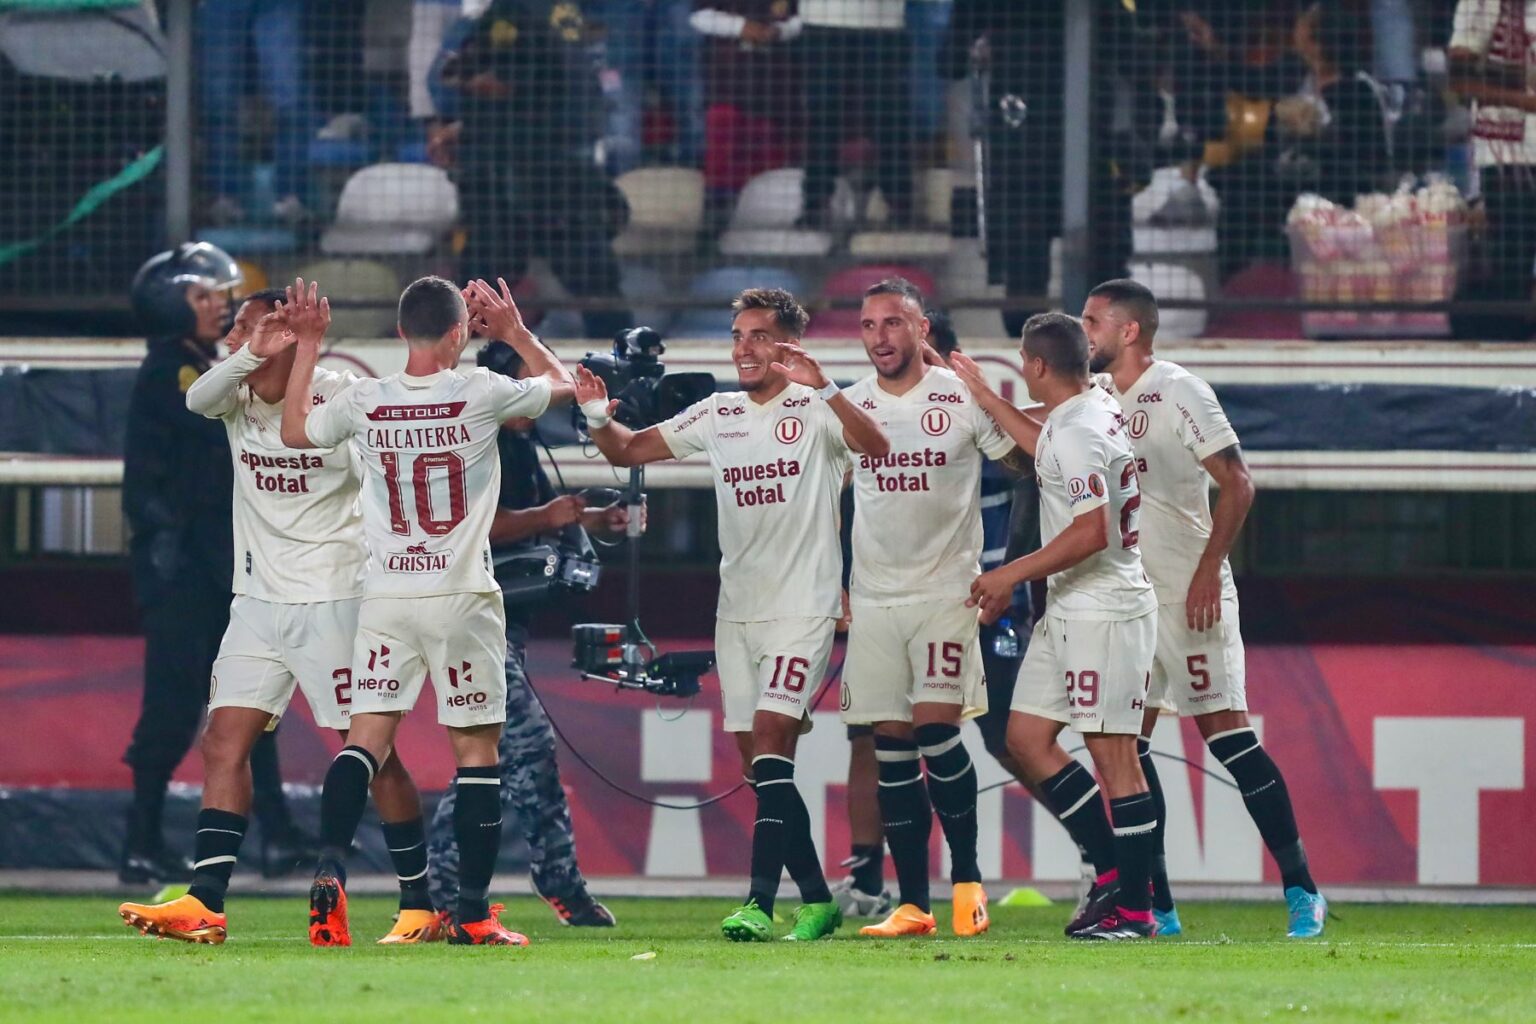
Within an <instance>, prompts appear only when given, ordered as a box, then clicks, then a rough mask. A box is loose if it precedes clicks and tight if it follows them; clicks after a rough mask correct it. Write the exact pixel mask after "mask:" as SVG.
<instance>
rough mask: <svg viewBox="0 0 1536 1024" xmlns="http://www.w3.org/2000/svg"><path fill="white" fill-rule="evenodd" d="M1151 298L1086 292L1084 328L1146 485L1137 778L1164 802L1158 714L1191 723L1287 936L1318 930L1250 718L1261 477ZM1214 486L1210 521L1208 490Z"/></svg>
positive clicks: (1159, 881)
mask: <svg viewBox="0 0 1536 1024" xmlns="http://www.w3.org/2000/svg"><path fill="white" fill-rule="evenodd" d="M1157 319H1158V317H1157V300H1156V299H1155V298H1154V297H1153V295H1152V292H1151V291H1150V290H1148V289H1147V288H1146V287H1145V286H1144V285H1141V284H1137V283H1136V282H1135V281H1129V280H1116V281H1106V282H1104V283H1103V284H1101V285H1099V286H1098V287H1096V288H1094V289H1093V290H1092V291H1091V292H1089V293H1088V300H1087V302H1086V303H1085V304H1084V306H1083V329H1084V330H1085V331H1086V332H1087V334H1088V339H1089V342H1090V343H1091V344H1092V346H1093V359H1092V363H1091V366H1092V369H1093V372H1095V373H1103V374H1104V376H1103V377H1101V378H1100V382H1101V383H1102V384H1103V386H1104V387H1105V388H1106V390H1108V392H1109V394H1110V395H1112V396H1113V397H1114V398H1115V400H1116V401H1117V402H1119V404H1120V406H1121V408H1122V410H1123V411H1124V413H1125V416H1126V421H1127V427H1128V429H1129V432H1130V437H1131V445H1132V447H1133V448H1134V449H1135V450H1136V459H1137V470H1138V472H1139V474H1140V476H1141V488H1142V490H1141V493H1142V508H1141V512H1142V515H1141V550H1142V559H1143V561H1144V562H1145V564H1146V569H1147V576H1148V577H1149V578H1150V579H1151V580H1152V586H1153V587H1154V589H1155V590H1156V591H1157V601H1158V605H1159V609H1160V610H1159V613H1158V626H1157V656H1156V660H1155V661H1154V663H1153V668H1152V687H1151V699H1152V702H1153V704H1152V705H1151V706H1149V707H1148V709H1147V712H1146V718H1145V721H1144V722H1143V724H1142V732H1141V739H1140V741H1139V747H1140V754H1141V765H1142V771H1143V773H1144V774H1145V775H1146V776H1147V781H1148V783H1149V784H1151V785H1152V789H1153V793H1154V795H1155V798H1156V800H1157V803H1158V806H1159V814H1158V818H1159V820H1160V821H1161V819H1162V813H1161V807H1162V804H1163V801H1162V794H1161V790H1160V788H1159V787H1158V786H1157V784H1156V778H1157V773H1156V771H1155V769H1154V768H1153V767H1152V757H1151V737H1152V728H1153V726H1155V725H1156V724H1157V715H1158V708H1157V706H1156V704H1157V703H1162V704H1163V705H1164V706H1167V707H1169V708H1171V709H1173V710H1176V711H1177V712H1178V713H1179V714H1180V715H1184V716H1190V717H1193V718H1194V720H1195V725H1196V727H1198V728H1199V730H1200V735H1201V736H1202V737H1203V738H1204V739H1205V742H1206V745H1207V746H1209V747H1210V749H1211V753H1212V754H1214V755H1215V756H1216V758H1217V759H1218V760H1220V761H1221V763H1222V764H1223V765H1225V766H1226V769H1227V771H1229V772H1231V773H1232V777H1233V779H1235V780H1236V781H1237V784H1238V788H1239V790H1240V791H1241V792H1242V795H1243V803H1244V804H1245V805H1247V807H1248V813H1249V815H1250V816H1252V818H1253V823H1254V824H1255V825H1256V826H1258V829H1259V834H1260V835H1261V836H1263V838H1264V845H1265V846H1266V847H1268V848H1269V852H1270V855H1271V856H1272V857H1274V859H1275V863H1276V865H1277V866H1278V867H1279V869H1280V884H1281V886H1282V888H1283V889H1284V892H1285V901H1286V904H1287V905H1288V907H1289V911H1290V924H1289V928H1288V929H1287V933H1288V934H1289V935H1290V936H1291V937H1292V938H1313V937H1315V936H1318V935H1321V934H1322V932H1323V921H1324V918H1325V916H1326V915H1327V911H1328V901H1327V900H1326V899H1324V898H1323V896H1322V895H1321V894H1319V893H1318V891H1317V884H1316V883H1315V882H1314V881H1313V880H1312V874H1311V871H1310V870H1309V869H1308V866H1307V854H1306V850H1305V849H1304V848H1303V846H1302V842H1301V836H1300V833H1299V832H1298V830H1297V828H1296V815H1295V812H1294V810H1293V809H1292V807H1291V798H1290V793H1289V792H1288V791H1287V789H1286V786H1285V779H1284V778H1283V777H1282V776H1281V774H1280V769H1279V768H1278V767H1276V765H1275V763H1274V761H1273V760H1271V759H1270V756H1269V753H1268V752H1267V751H1266V750H1265V749H1264V747H1263V745H1262V744H1261V743H1260V742H1259V737H1258V734H1257V733H1256V732H1255V731H1254V728H1253V723H1252V722H1250V721H1249V719H1248V697H1247V689H1246V679H1245V665H1244V654H1243V637H1242V633H1241V631H1240V629H1239V625H1238V604H1237V587H1236V585H1235V584H1234V583H1233V581H1232V567H1231V566H1230V565H1229V564H1228V561H1227V554H1228V552H1230V551H1231V550H1232V543H1233V541H1235V540H1236V539H1237V534H1238V531H1240V530H1241V529H1242V527H1243V521H1244V519H1245V518H1247V515H1248V509H1249V508H1250V507H1251V506H1252V504H1253V494H1254V488H1253V480H1252V478H1251V477H1250V476H1249V474H1248V465H1247V463H1246V462H1244V460H1243V451H1242V448H1241V447H1239V445H1238V439H1237V433H1236V432H1235V431H1234V430H1233V429H1232V425H1231V424H1230V423H1229V422H1228V421H1227V417H1226V414H1225V413H1224V412H1223V411H1222V408H1221V403H1220V402H1218V401H1217V400H1216V395H1215V393H1214V392H1213V391H1212V390H1211V386H1210V385H1209V384H1207V383H1206V382H1205V381H1203V380H1201V379H1200V378H1199V377H1196V376H1195V375H1194V374H1192V373H1190V372H1189V371H1188V370H1186V369H1184V368H1183V367H1182V366H1179V365H1178V364H1176V363H1171V362H1169V361H1168V360H1166V359H1158V358H1156V357H1155V356H1154V355H1153V352H1152V346H1153V339H1154V337H1155V335H1156V334H1157ZM1212 480H1214V481H1215V482H1216V486H1217V487H1218V488H1220V491H1221V493H1220V496H1219V497H1218V498H1217V500H1216V508H1215V510H1214V511H1213V510H1212V509H1211V505H1210V481H1212ZM1155 842H1156V844H1157V859H1156V861H1155V862H1154V869H1153V876H1152V882H1153V909H1154V911H1155V913H1156V916H1157V921H1158V934H1160V935H1177V934H1179V932H1180V931H1181V930H1182V926H1181V925H1180V923H1179V914H1178V910H1177V909H1176V908H1175V907H1174V903H1173V894H1172V892H1171V891H1170V889H1169V886H1168V870H1167V866H1166V865H1165V864H1164V862H1163V849H1162V843H1163V829H1162V827H1161V825H1160V826H1159V827H1158V830H1157V832H1156V833H1155Z"/></svg>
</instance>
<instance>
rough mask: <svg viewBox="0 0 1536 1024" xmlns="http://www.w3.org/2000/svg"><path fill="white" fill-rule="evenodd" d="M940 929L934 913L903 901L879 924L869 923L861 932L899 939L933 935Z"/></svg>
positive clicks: (878, 937)
mask: <svg viewBox="0 0 1536 1024" xmlns="http://www.w3.org/2000/svg"><path fill="white" fill-rule="evenodd" d="M938 930H939V924H938V922H937V921H935V920H934V919H933V915H932V914H926V913H924V912H923V911H921V910H918V909H917V907H915V906H913V905H912V904H910V903H903V904H902V905H901V906H899V907H897V908H896V909H895V910H893V911H891V916H890V917H888V918H886V919H885V920H884V921H881V922H880V923H879V924H867V925H865V926H864V927H863V928H860V929H859V934H860V935H870V936H873V937H875V938H877V939H897V938H901V937H902V936H904V935H932V934H933V933H934V932H936V931H938Z"/></svg>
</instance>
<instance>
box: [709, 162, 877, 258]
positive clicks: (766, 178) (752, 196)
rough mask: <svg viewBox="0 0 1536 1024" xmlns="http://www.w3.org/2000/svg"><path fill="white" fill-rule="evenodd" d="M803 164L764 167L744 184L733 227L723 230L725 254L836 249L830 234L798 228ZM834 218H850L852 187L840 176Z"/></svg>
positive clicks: (813, 254)
mask: <svg viewBox="0 0 1536 1024" xmlns="http://www.w3.org/2000/svg"><path fill="white" fill-rule="evenodd" d="M804 181H805V170H804V169H803V168H800V167H779V168H775V169H774V170H771V171H764V172H763V173H762V174H759V175H757V176H755V177H753V178H752V179H751V180H750V181H748V182H747V183H746V185H744V186H742V189H741V194H740V195H738V196H737V197H736V206H735V207H734V208H733V209H732V211H731V225H730V229H729V230H728V231H726V232H725V233H724V234H723V235H721V236H720V252H721V253H723V254H724V255H726V256H787V257H796V256H799V257H816V256H825V255H827V254H828V253H829V252H831V251H832V234H831V232H829V231H815V230H811V229H809V228H797V227H795V224H796V223H797V222H798V221H799V220H800V214H801V212H802V211H803V210H804V208H805V205H804V195H803V193H802V191H801V186H802V184H803V183H804ZM832 211H833V220H834V221H837V220H845V221H846V220H850V219H851V218H852V215H853V189H852V188H850V187H849V185H848V183H847V182H846V181H844V180H842V179H841V178H839V179H838V181H837V183H836V185H834V187H833V192H832Z"/></svg>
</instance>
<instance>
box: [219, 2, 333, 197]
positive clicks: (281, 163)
mask: <svg viewBox="0 0 1536 1024" xmlns="http://www.w3.org/2000/svg"><path fill="white" fill-rule="evenodd" d="M197 14H198V21H197V54H198V58H199V83H200V86H201V89H202V119H203V126H204V129H203V130H204V133H205V138H206V140H207V142H206V145H207V160H206V169H205V177H206V186H207V190H208V197H209V206H208V211H207V212H208V217H209V219H210V220H211V221H213V222H214V223H229V222H232V221H237V220H239V219H241V218H242V217H243V216H244V208H243V207H242V206H241V204H240V195H241V194H242V193H243V192H244V191H245V190H246V188H245V186H246V182H245V181H244V174H245V171H246V166H247V165H246V163H245V162H244V161H242V160H241V158H240V128H241V125H243V124H245V123H246V121H245V119H243V118H241V117H240V100H241V98H242V96H243V95H244V92H245V87H246V76H247V74H249V73H250V72H251V71H252V70H253V69H252V67H251V65H252V64H253V63H254V65H255V66H254V71H255V73H256V75H257V77H258V78H259V79H260V83H261V93H262V97H263V99H265V100H266V102H267V104H268V106H269V107H271V110H272V114H273V117H274V119H275V121H276V138H275V142H274V146H273V163H274V164H275V165H276V166H275V176H274V183H273V187H274V191H275V192H276V194H277V197H278V198H277V202H276V204H275V206H274V207H273V209H272V214H273V215H274V216H276V217H277V218H279V219H280V220H285V221H289V222H297V221H302V220H304V219H306V218H307V217H308V216H309V213H308V210H307V209H306V207H305V196H306V193H307V191H308V188H309V180H308V167H307V160H308V147H309V138H310V134H311V132H312V130H313V127H314V126H313V123H312V122H313V120H314V114H313V105H312V103H311V100H310V95H309V89H308V85H307V83H306V81H305V74H304V71H305V69H304V33H303V20H304V4H303V2H302V0H203V2H202V3H201V4H200V5H199V6H198V12H197ZM252 48H254V52H255V57H256V59H255V61H254V62H252V61H250V60H249V59H248V58H247V54H248V53H249V52H250V51H251V50H252Z"/></svg>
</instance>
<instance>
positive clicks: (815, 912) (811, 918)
mask: <svg viewBox="0 0 1536 1024" xmlns="http://www.w3.org/2000/svg"><path fill="white" fill-rule="evenodd" d="M842 923H843V912H842V911H841V910H839V909H838V906H837V903H836V902H827V903H807V904H805V905H804V906H802V907H799V908H797V909H796V910H795V925H794V927H793V928H791V929H790V930H789V934H788V935H786V936H784V941H785V942H815V941H816V940H817V939H825V938H828V937H830V936H831V934H832V933H833V932H835V931H837V929H838V926H839V925H841V924H842Z"/></svg>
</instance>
